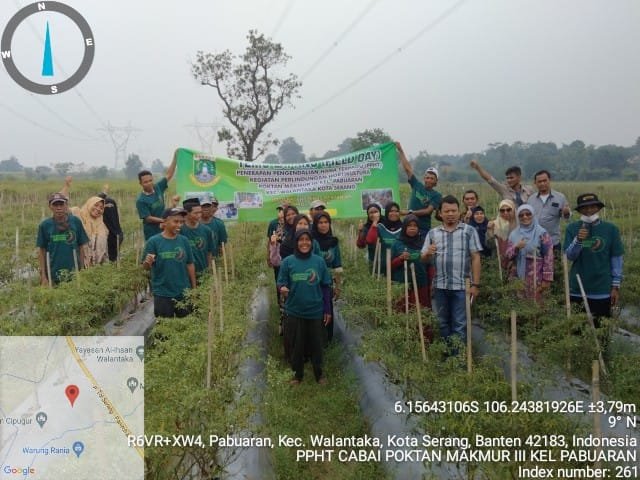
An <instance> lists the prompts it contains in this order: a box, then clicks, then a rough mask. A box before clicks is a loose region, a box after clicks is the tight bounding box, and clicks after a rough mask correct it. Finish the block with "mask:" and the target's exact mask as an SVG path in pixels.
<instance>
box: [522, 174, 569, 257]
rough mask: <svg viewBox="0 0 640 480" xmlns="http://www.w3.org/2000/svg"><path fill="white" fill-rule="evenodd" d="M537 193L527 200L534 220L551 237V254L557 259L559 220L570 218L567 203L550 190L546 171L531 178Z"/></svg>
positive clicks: (549, 176) (548, 176)
mask: <svg viewBox="0 0 640 480" xmlns="http://www.w3.org/2000/svg"><path fill="white" fill-rule="evenodd" d="M533 183H535V185H536V188H537V189H538V193H536V194H534V195H532V196H530V197H529V199H528V200H527V203H528V204H529V205H531V207H532V208H533V211H534V215H535V218H536V220H538V223H539V224H540V226H541V227H542V228H544V229H545V230H546V231H547V232H548V233H549V235H550V236H551V241H552V242H553V252H554V254H555V255H556V258H559V254H560V250H561V243H560V219H561V218H564V219H565V220H566V219H568V218H569V217H571V209H570V208H569V202H567V199H566V198H565V196H564V195H563V194H562V193H560V192H558V191H556V190H552V189H551V174H550V173H549V172H548V171H547V170H540V171H539V172H536V174H535V175H534V176H533Z"/></svg>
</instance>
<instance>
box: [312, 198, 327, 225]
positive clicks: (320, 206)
mask: <svg viewBox="0 0 640 480" xmlns="http://www.w3.org/2000/svg"><path fill="white" fill-rule="evenodd" d="M326 209H327V204H326V203H324V202H323V201H322V200H314V201H313V202H311V205H309V219H311V223H313V217H315V216H316V214H318V213H320V212H324V211H325V210H326Z"/></svg>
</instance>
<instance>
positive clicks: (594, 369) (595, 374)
mask: <svg viewBox="0 0 640 480" xmlns="http://www.w3.org/2000/svg"><path fill="white" fill-rule="evenodd" d="M599 366H600V365H599V363H598V361H597V360H594V361H593V362H592V363H591V384H592V385H593V403H594V404H597V403H598V402H599V401H600V369H599ZM593 436H594V437H596V438H598V439H601V438H602V431H601V429H600V413H599V412H598V409H597V408H594V412H593ZM599 451H600V447H596V454H598V453H599ZM594 466H595V468H598V469H599V468H601V467H602V462H600V461H599V460H598V461H596V463H595V465H594Z"/></svg>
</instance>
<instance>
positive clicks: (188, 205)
mask: <svg viewBox="0 0 640 480" xmlns="http://www.w3.org/2000/svg"><path fill="white" fill-rule="evenodd" d="M182 206H183V207H184V209H185V210H186V212H187V215H186V217H185V219H184V225H183V226H182V228H181V229H180V234H181V235H184V236H185V237H187V239H188V240H189V244H190V245H191V250H192V252H193V263H194V265H195V268H196V276H199V275H202V274H204V273H206V272H207V271H210V265H211V255H212V253H213V245H212V241H211V232H210V231H209V229H208V228H207V227H205V226H204V225H201V224H200V218H201V217H202V207H201V206H200V200H198V199H197V198H188V199H187V200H185V201H184V202H182Z"/></svg>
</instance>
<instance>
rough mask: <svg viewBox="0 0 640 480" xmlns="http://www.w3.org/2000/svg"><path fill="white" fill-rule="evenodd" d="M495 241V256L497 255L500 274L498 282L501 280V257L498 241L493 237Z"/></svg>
mask: <svg viewBox="0 0 640 480" xmlns="http://www.w3.org/2000/svg"><path fill="white" fill-rule="evenodd" d="M493 239H494V240H495V242H496V254H497V255H496V256H497V257H498V273H499V274H500V282H502V257H501V256H500V244H499V243H498V237H494V238H493Z"/></svg>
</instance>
